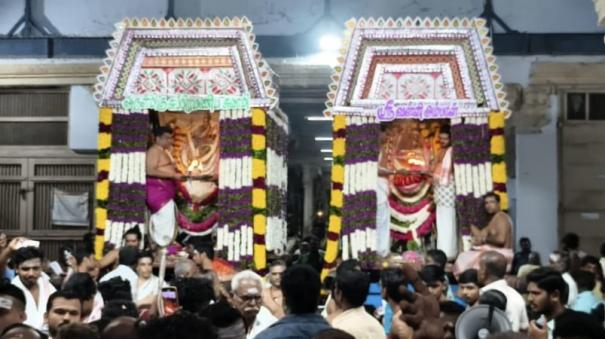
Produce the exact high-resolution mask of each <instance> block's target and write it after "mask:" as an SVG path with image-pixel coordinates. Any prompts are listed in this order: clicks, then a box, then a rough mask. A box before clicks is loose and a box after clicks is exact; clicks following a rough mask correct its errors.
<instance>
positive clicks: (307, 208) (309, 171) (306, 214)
mask: <svg viewBox="0 0 605 339" xmlns="http://www.w3.org/2000/svg"><path fill="white" fill-rule="evenodd" d="M313 178H314V167H313V166H311V165H308V164H307V165H303V189H304V200H303V236H307V235H309V234H311V228H312V227H313V212H314V211H313V207H314V204H313V194H314V192H313Z"/></svg>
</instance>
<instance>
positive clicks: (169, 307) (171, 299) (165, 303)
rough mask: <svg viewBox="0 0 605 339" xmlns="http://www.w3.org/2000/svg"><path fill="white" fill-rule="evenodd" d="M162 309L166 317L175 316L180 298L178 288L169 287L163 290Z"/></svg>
mask: <svg viewBox="0 0 605 339" xmlns="http://www.w3.org/2000/svg"><path fill="white" fill-rule="evenodd" d="M162 307H163V310H164V315H166V316H168V315H171V314H174V313H175V312H176V311H177V310H178V308H179V298H178V291H177V288H176V287H172V286H169V287H163V288H162Z"/></svg>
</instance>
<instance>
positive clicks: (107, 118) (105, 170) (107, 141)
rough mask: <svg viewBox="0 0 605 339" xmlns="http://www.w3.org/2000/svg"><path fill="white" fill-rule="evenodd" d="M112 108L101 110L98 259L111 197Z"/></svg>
mask: <svg viewBox="0 0 605 339" xmlns="http://www.w3.org/2000/svg"><path fill="white" fill-rule="evenodd" d="M112 114H113V111H112V110H111V108H101V109H100V110H99V136H98V145H97V149H98V151H99V158H98V160H97V184H96V200H97V207H96V208H95V226H96V229H97V231H96V237H95V256H96V258H97V259H101V258H102V257H103V246H104V244H105V224H106V223H107V199H108V198H109V179H108V175H109V170H110V160H109V151H110V148H111V121H112V118H113V115H112Z"/></svg>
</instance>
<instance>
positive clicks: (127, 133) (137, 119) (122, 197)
mask: <svg viewBox="0 0 605 339" xmlns="http://www.w3.org/2000/svg"><path fill="white" fill-rule="evenodd" d="M111 127H112V153H114V154H115V153H125V154H128V153H134V152H145V150H146V149H147V141H148V133H149V117H148V115H147V114H144V113H131V114H114V115H113V122H112V126H111ZM129 170H132V169H129ZM145 197H146V191H145V184H143V183H130V184H129V183H115V182H112V183H111V185H110V188H109V199H108V203H107V217H108V219H109V220H111V221H113V222H128V223H132V222H136V223H145V211H146V209H147V206H146V204H145Z"/></svg>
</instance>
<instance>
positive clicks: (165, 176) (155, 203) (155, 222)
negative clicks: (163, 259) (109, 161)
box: [146, 127, 183, 241]
mask: <svg viewBox="0 0 605 339" xmlns="http://www.w3.org/2000/svg"><path fill="white" fill-rule="evenodd" d="M154 136H155V143H154V144H153V145H152V146H151V147H150V148H149V149H148V150H147V158H146V159H147V160H146V170H147V207H148V208H149V211H150V212H151V218H150V227H151V231H152V233H155V235H156V238H157V237H158V236H159V238H166V240H168V239H172V236H173V235H174V231H175V229H176V215H175V203H174V200H173V198H174V197H175V195H176V192H177V186H176V182H175V181H178V180H182V179H183V175H182V174H180V173H179V172H178V171H177V169H176V166H175V165H174V161H173V159H172V157H171V156H170V152H169V149H170V147H171V146H172V141H173V140H172V129H170V128H169V127H158V128H156V129H155V130H154ZM168 241H169V240H168Z"/></svg>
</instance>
